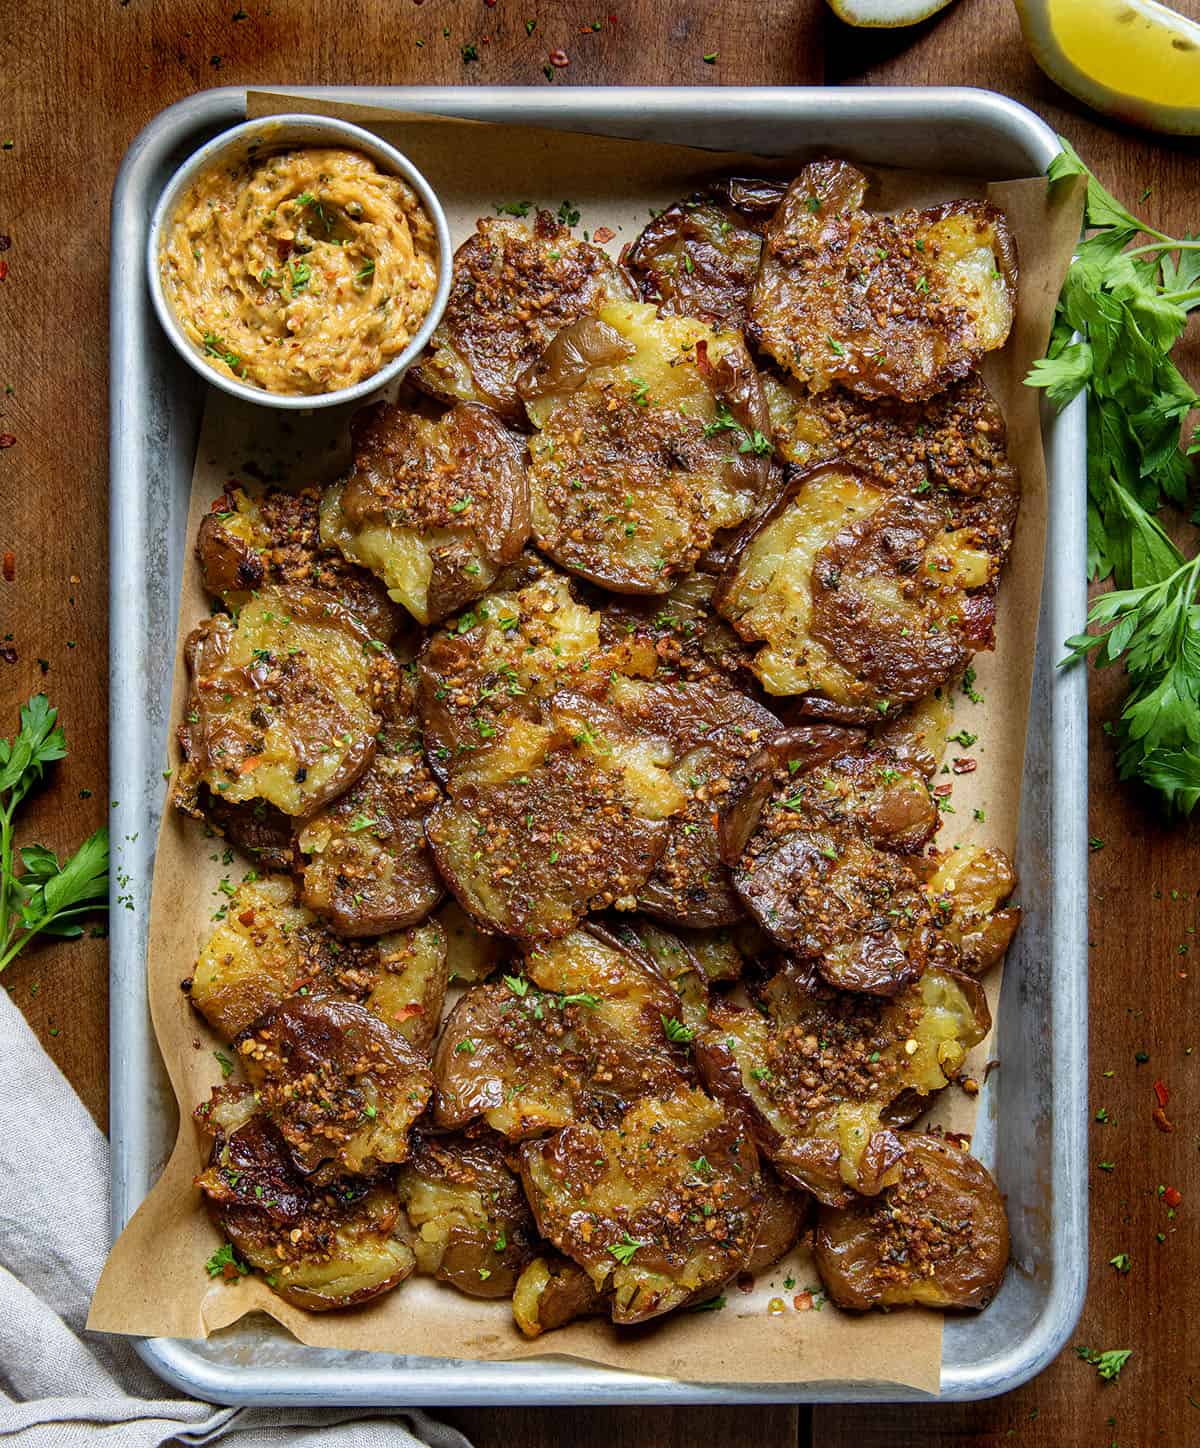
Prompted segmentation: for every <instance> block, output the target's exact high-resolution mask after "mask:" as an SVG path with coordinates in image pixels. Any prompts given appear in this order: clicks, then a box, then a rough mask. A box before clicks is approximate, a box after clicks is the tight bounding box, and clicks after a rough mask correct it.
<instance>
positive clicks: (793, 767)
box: [722, 725, 938, 995]
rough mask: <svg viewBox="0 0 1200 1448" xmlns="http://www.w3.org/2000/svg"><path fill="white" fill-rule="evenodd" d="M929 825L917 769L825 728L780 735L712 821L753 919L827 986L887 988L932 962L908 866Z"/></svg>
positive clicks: (927, 927)
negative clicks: (718, 823) (718, 822)
mask: <svg viewBox="0 0 1200 1448" xmlns="http://www.w3.org/2000/svg"><path fill="white" fill-rule="evenodd" d="M937 827H938V813H937V809H936V807H935V805H934V803H933V801H932V799H931V797H930V794H929V789H928V785H927V782H926V780H925V778H924V777H923V775H921V774H920V773H918V772H917V771H916V770H915V769H914V768H913V767H912V766H911V765H905V764H904V763H903V761H902V760H901V759H900V757H899V756H898V755H897V754H895V753H893V752H892V751H890V750H887V749H884V748H882V747H881V746H880V745H878V744H876V745H875V746H874V747H868V744H867V740H866V738H865V737H864V736H862V735H858V734H855V733H853V732H852V731H849V730H840V729H837V728H834V727H831V726H828V725H824V726H800V727H798V728H794V729H791V730H788V731H787V732H786V733H783V734H780V735H779V736H778V737H777V738H776V739H775V740H774V741H773V742H772V743H771V744H769V745H768V746H767V748H766V749H764V750H762V751H761V752H760V753H759V754H758V756H757V757H756V758H755V759H754V760H753V761H752V762H751V764H750V765H749V766H748V767H747V769H746V772H745V775H744V778H743V780H742V782H741V784H740V787H739V791H736V792H735V793H734V795H733V802H732V804H731V806H730V808H729V809H728V811H727V812H726V815H725V818H724V820H723V823H722V832H723V833H722V843H723V847H724V849H725V852H726V858H727V859H729V860H731V861H732V862H733V864H732V873H731V878H732V880H733V884H734V887H735V888H736V890H737V891H738V894H739V895H740V896H741V898H742V900H743V901H744V902H745V904H746V906H747V908H748V909H749V910H750V912H751V914H752V915H753V916H754V918H755V920H756V921H757V922H758V923H759V925H760V926H761V927H762V928H763V930H765V931H766V932H767V934H768V935H770V936H771V937H772V938H773V939H774V940H776V941H777V942H778V943H779V944H780V945H781V946H783V948H784V949H785V950H786V951H787V952H789V953H790V954H791V955H793V956H794V957H795V958H796V959H799V960H811V961H815V962H816V963H817V967H818V969H819V970H820V971H821V973H822V974H823V975H824V976H825V978H826V980H828V981H829V983H830V984H831V985H836V986H840V987H842V988H843V989H845V990H860V991H868V992H870V993H871V994H874V995H895V994H896V993H897V992H898V991H900V990H902V989H904V987H906V986H907V985H909V984H911V983H912V981H914V980H916V979H917V977H918V976H919V975H921V973H922V972H923V971H924V969H925V967H926V965H927V964H928V963H929V962H930V960H931V953H932V952H933V951H934V947H935V943H936V936H935V932H934V920H933V911H932V908H931V906H930V904H929V899H928V896H927V895H926V893H925V891H924V890H923V889H922V886H921V881H920V879H919V878H918V876H917V874H916V873H914V871H913V869H912V868H910V866H909V865H908V864H907V863H906V862H905V861H904V860H903V859H900V858H898V857H897V853H896V852H899V853H900V854H908V855H911V854H915V853H916V852H917V851H919V850H921V849H923V848H924V846H925V844H926V843H927V842H928V840H929V839H930V838H931V836H932V835H933V833H934V831H935V830H936V829H937Z"/></svg>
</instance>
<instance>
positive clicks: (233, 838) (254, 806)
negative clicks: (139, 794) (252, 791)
mask: <svg viewBox="0 0 1200 1448" xmlns="http://www.w3.org/2000/svg"><path fill="white" fill-rule="evenodd" d="M174 798H175V806H176V808H177V809H181V810H183V812H184V813H185V814H190V815H191V816H192V817H193V818H194V819H202V820H204V822H205V823H206V824H207V825H209V826H210V827H211V828H212V829H213V830H215V831H216V833H217V834H219V835H223V836H224V838H225V839H227V840H228V841H229V842H230V844H233V845H236V846H237V847H238V849H239V850H243V851H244V852H245V853H246V854H247V855H249V856H250V857H251V859H253V860H255V861H256V862H257V863H258V864H259V865H261V866H262V867H263V869H265V870H290V869H292V868H293V867H294V865H295V863H296V849H295V835H296V821H295V820H294V819H292V818H291V817H290V816H289V815H285V814H284V813H283V811H282V810H280V809H276V807H275V806H274V805H273V804H268V803H267V802H266V800H263V799H256V800H254V801H253V802H247V803H245V804H232V803H230V802H229V801H227V800H223V799H222V798H221V796H220V795H219V794H213V793H212V791H211V790H210V789H209V788H208V786H207V785H200V786H199V787H198V789H197V790H196V792H195V794H194V795H192V796H191V797H190V798H185V792H184V791H183V790H179V789H177V790H176V793H175V797H174Z"/></svg>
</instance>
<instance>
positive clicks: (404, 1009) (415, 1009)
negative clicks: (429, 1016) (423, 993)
mask: <svg viewBox="0 0 1200 1448" xmlns="http://www.w3.org/2000/svg"><path fill="white" fill-rule="evenodd" d="M424 1014H425V1007H424V1006H422V1005H417V1004H416V1003H415V1002H413V1003H410V1004H409V1005H406V1006H401V1007H400V1009H399V1010H398V1011H393V1012H392V1019H393V1020H396V1021H407V1020H411V1019H412V1017H413V1016H423V1015H424Z"/></svg>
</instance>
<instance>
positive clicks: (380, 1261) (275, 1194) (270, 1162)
mask: <svg viewBox="0 0 1200 1448" xmlns="http://www.w3.org/2000/svg"><path fill="white" fill-rule="evenodd" d="M195 1115H196V1120H197V1122H198V1123H199V1125H200V1126H201V1128H202V1129H203V1130H204V1131H205V1132H207V1133H209V1134H211V1135H212V1136H213V1147H212V1154H211V1157H210V1160H209V1164H208V1166H207V1168H206V1169H205V1170H204V1171H203V1172H202V1173H201V1174H200V1176H199V1177H197V1179H196V1185H197V1186H198V1187H199V1188H200V1190H201V1191H202V1192H203V1193H204V1197H205V1199H206V1201H207V1202H208V1205H209V1207H210V1209H211V1211H212V1214H213V1216H214V1218H215V1219H216V1222H217V1225H218V1226H219V1227H220V1228H221V1230H222V1231H223V1232H224V1233H225V1236H226V1237H227V1238H228V1239H229V1241H230V1242H232V1244H233V1246H234V1247H235V1248H236V1250H237V1252H238V1253H239V1254H240V1256H241V1257H243V1258H244V1259H245V1260H246V1262H248V1263H249V1264H250V1265H251V1266H252V1267H256V1268H257V1269H258V1270H259V1271H260V1272H261V1273H262V1275H263V1278H264V1280H265V1281H266V1283H267V1286H268V1287H270V1288H271V1289H272V1291H274V1292H276V1293H278V1294H279V1296H280V1297H282V1298H283V1299H284V1300H285V1301H286V1302H290V1303H291V1304H292V1305H293V1306H294V1307H303V1308H305V1309H307V1310H308V1311H309V1312H328V1311H330V1310H331V1309H334V1308H343V1307H356V1306H358V1305H359V1304H360V1303H363V1302H368V1301H370V1299H371V1298H373V1297H378V1296H379V1295H380V1294H381V1293H383V1292H387V1291H389V1290H390V1289H391V1288H393V1287H397V1286H398V1285H399V1284H400V1283H401V1282H403V1281H404V1279H405V1278H406V1277H409V1276H411V1274H412V1271H413V1268H414V1266H415V1265H416V1263H415V1259H414V1257H413V1253H412V1249H411V1248H410V1247H409V1245H408V1242H407V1241H406V1223H405V1221H404V1215H403V1212H402V1211H401V1208H400V1203H399V1201H398V1200H397V1197H396V1193H395V1191H394V1190H393V1189H392V1187H391V1186H389V1185H388V1184H386V1183H371V1182H368V1181H364V1180H351V1179H348V1178H342V1179H340V1180H338V1181H337V1182H331V1183H328V1184H326V1185H324V1186H314V1185H313V1184H312V1182H311V1181H309V1180H306V1179H305V1178H304V1177H303V1176H302V1175H301V1174H300V1173H299V1172H298V1171H297V1170H296V1168H295V1166H294V1164H293V1162H292V1160H291V1156H290V1154H289V1152H288V1149H287V1147H286V1146H285V1144H284V1142H283V1140H282V1138H281V1137H280V1135H279V1133H278V1132H277V1131H276V1130H275V1128H274V1127H273V1126H272V1125H271V1123H270V1122H269V1121H268V1120H267V1119H266V1118H265V1117H264V1116H262V1115H255V1114H254V1107H253V1097H252V1093H250V1092H249V1090H248V1088H246V1087H221V1088H218V1089H217V1090H216V1091H214V1092H213V1095H212V1100H211V1101H208V1102H205V1103H204V1105H202V1106H201V1107H199V1108H198V1110H197V1111H196V1113H195ZM229 1270H231V1271H232V1272H233V1273H234V1274H236V1273H237V1271H238V1268H237V1265H236V1263H231V1264H230V1268H229Z"/></svg>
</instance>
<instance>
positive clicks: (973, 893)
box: [925, 845, 1021, 975]
mask: <svg viewBox="0 0 1200 1448" xmlns="http://www.w3.org/2000/svg"><path fill="white" fill-rule="evenodd" d="M1016 888H1017V875H1016V871H1015V870H1014V869H1013V866H1012V861H1011V860H1010V859H1009V858H1008V856H1007V855H1006V854H1005V853H1004V852H1003V850H997V849H995V848H993V847H992V846H988V845H964V846H963V847H962V849H961V850H950V851H948V852H947V853H946V854H945V855H943V856H942V858H941V861H940V862H939V863H938V865H937V868H936V869H935V870H934V872H933V874H932V875H931V876H930V877H929V879H928V880H926V882H925V889H926V890H927V892H928V893H929V895H930V897H931V899H932V901H933V911H934V923H935V925H936V926H937V928H938V931H939V932H940V933H941V934H942V935H943V936H944V937H945V938H946V939H947V940H949V941H950V942H951V943H952V944H953V945H954V946H955V947H956V948H957V952H958V959H959V963H960V964H961V966H962V969H963V970H966V971H970V973H971V974H972V975H978V974H980V973H981V972H982V971H985V970H987V968H988V967H989V966H992V965H995V964H996V962H997V961H998V960H1000V959H1002V958H1003V956H1004V952H1005V951H1006V950H1007V949H1008V947H1009V945H1010V944H1011V943H1012V938H1013V936H1014V935H1015V934H1016V932H1017V926H1018V925H1019V924H1020V923H1021V911H1020V907H1019V906H1016V905H1011V906H1008V907H1007V908H1004V909H1001V906H1002V905H1003V904H1004V902H1005V901H1006V900H1007V899H1008V897H1009V896H1010V895H1011V894H1012V892H1013V891H1014V890H1015V889H1016Z"/></svg>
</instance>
